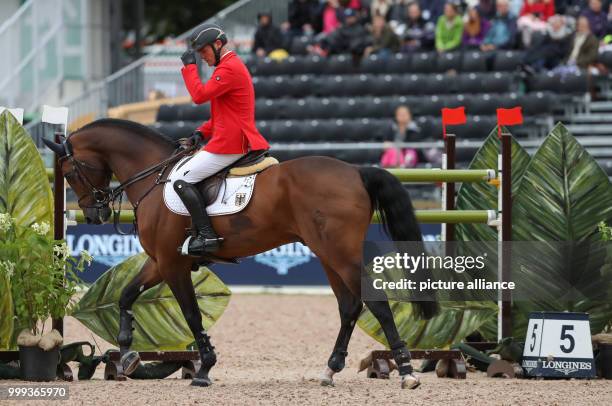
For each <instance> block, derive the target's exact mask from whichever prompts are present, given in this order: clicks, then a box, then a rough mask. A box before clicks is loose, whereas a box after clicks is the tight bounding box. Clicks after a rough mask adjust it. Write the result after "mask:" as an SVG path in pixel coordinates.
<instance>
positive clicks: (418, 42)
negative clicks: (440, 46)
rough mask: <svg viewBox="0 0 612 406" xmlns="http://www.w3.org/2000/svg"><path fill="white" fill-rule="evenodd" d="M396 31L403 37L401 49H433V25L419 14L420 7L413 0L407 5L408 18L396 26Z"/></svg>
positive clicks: (409, 50) (410, 50)
mask: <svg viewBox="0 0 612 406" xmlns="http://www.w3.org/2000/svg"><path fill="white" fill-rule="evenodd" d="M396 33H398V35H400V36H402V37H403V38H404V44H403V46H402V50H403V51H408V52H414V51H418V50H430V49H433V45H434V38H435V26H434V24H433V23H432V22H430V21H429V22H428V21H425V20H424V19H423V17H422V16H421V7H419V5H418V4H417V3H416V2H414V3H411V4H410V5H409V6H408V18H407V19H406V22H405V23H404V24H401V25H398V26H396Z"/></svg>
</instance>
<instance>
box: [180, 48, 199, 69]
mask: <svg viewBox="0 0 612 406" xmlns="http://www.w3.org/2000/svg"><path fill="white" fill-rule="evenodd" d="M181 61H183V65H185V66H187V65H191V64H195V63H196V55H195V52H193V50H192V49H188V50H186V51H185V52H183V55H181Z"/></svg>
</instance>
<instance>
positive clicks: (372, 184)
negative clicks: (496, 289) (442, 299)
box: [359, 167, 438, 319]
mask: <svg viewBox="0 0 612 406" xmlns="http://www.w3.org/2000/svg"><path fill="white" fill-rule="evenodd" d="M359 174H360V175H361V180H362V181H363V185H364V186H365V188H366V190H367V191H368V194H369V195H370V200H371V202H372V210H378V212H379V214H380V219H381V223H382V225H383V227H384V229H385V232H386V233H387V235H389V236H390V237H391V238H392V239H393V241H423V235H422V234H421V229H420V228H419V224H418V223H417V220H416V215H415V212H414V208H413V207H412V201H411V200H410V196H409V195H408V191H406V189H404V187H403V186H402V184H401V182H400V181H399V180H397V179H396V178H395V176H393V175H392V174H391V173H389V172H388V171H386V170H384V169H380V168H374V167H360V168H359ZM413 306H414V309H415V311H416V312H417V313H418V314H419V315H420V316H421V317H422V318H426V319H429V318H431V317H433V316H434V315H435V314H436V312H437V311H438V304H437V303H436V302H434V301H418V302H413Z"/></svg>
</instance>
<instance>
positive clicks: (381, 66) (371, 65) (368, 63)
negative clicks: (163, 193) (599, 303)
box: [359, 54, 393, 74]
mask: <svg viewBox="0 0 612 406" xmlns="http://www.w3.org/2000/svg"><path fill="white" fill-rule="evenodd" d="M390 59H393V58H390ZM387 62H388V60H387V59H386V58H385V59H384V60H383V59H382V58H380V57H379V56H378V55H376V54H374V55H370V56H368V57H367V58H363V59H362V60H361V63H360V65H359V71H360V72H362V73H374V74H381V73H384V72H385V71H386V63H387Z"/></svg>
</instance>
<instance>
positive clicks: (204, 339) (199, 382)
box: [165, 266, 217, 386]
mask: <svg viewBox="0 0 612 406" xmlns="http://www.w3.org/2000/svg"><path fill="white" fill-rule="evenodd" d="M165 280H166V283H168V286H169V287H170V289H171V290H172V293H173V294H174V297H175V298H176V300H177V301H178V304H179V306H180V307H181V311H182V312H183V316H184V317H185V321H187V324H188V325H189V329H190V330H191V332H192V333H193V337H194V338H195V342H196V344H197V346H198V350H199V352H200V361H201V366H200V370H199V371H198V372H197V373H196V376H195V378H193V380H192V381H191V385H193V386H210V385H211V384H212V381H211V380H210V378H209V377H208V373H209V372H210V369H211V368H212V367H213V366H214V365H215V364H216V363H217V355H216V354H215V351H214V350H215V347H213V346H212V345H211V343H210V337H209V336H208V334H206V331H205V330H204V326H203V325H202V314H201V313H200V308H199V307H198V302H197V299H196V295H195V290H194V288H193V282H192V280H191V268H190V266H186V267H185V269H177V268H176V266H175V267H174V273H172V274H169V275H168V277H167V278H166V279H165Z"/></svg>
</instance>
